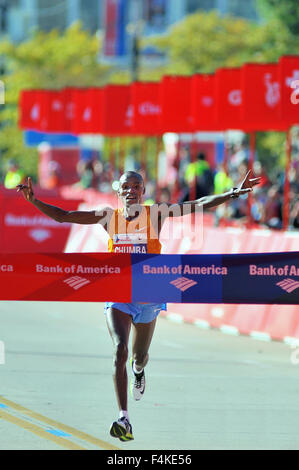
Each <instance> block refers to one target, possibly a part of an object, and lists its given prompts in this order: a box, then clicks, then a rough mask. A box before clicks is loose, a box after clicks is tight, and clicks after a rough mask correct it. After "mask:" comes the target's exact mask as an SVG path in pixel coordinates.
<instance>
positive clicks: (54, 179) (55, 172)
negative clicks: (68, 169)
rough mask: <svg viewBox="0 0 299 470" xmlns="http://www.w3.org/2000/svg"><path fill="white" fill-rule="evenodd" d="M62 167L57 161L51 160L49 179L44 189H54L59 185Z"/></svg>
mask: <svg viewBox="0 0 299 470" xmlns="http://www.w3.org/2000/svg"><path fill="white" fill-rule="evenodd" d="M59 177H60V165H59V163H58V162H56V161H55V160H51V161H50V162H49V165H48V177H47V180H46V181H45V184H44V187H45V188H46V189H54V188H57V186H58V185H59Z"/></svg>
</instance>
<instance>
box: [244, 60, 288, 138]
mask: <svg viewBox="0 0 299 470" xmlns="http://www.w3.org/2000/svg"><path fill="white" fill-rule="evenodd" d="M241 84H242V96H243V105H242V110H241V114H242V120H243V128H245V129H247V130H252V131H263V130H281V131H283V130H285V129H286V127H287V126H286V123H284V122H282V120H281V119H280V106H281V93H280V83H279V78H278V65H276V64H245V65H243V67H242V69H241Z"/></svg>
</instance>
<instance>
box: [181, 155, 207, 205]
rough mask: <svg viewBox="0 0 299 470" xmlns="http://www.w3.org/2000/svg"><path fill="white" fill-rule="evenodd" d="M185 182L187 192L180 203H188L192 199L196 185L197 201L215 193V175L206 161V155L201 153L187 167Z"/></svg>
mask: <svg viewBox="0 0 299 470" xmlns="http://www.w3.org/2000/svg"><path fill="white" fill-rule="evenodd" d="M185 182H186V184H187V190H186V191H185V193H184V194H183V196H182V197H181V200H180V202H186V201H188V200H189V199H190V189H191V187H192V185H193V184H194V183H195V186H196V194H195V198H196V199H199V198H201V197H204V196H208V195H209V194H212V193H213V190H214V175H213V171H212V169H211V167H210V165H209V163H208V162H207V161H206V156H205V154H204V153H202V152H200V153H199V154H198V155H197V160H196V161H195V162H191V163H189V165H188V166H187V168H186V172H185Z"/></svg>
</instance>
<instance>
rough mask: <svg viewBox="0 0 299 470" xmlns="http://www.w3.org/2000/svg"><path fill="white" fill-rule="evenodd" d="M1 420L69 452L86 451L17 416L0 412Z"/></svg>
mask: <svg viewBox="0 0 299 470" xmlns="http://www.w3.org/2000/svg"><path fill="white" fill-rule="evenodd" d="M0 419H4V420H5V421H9V422H10V423H13V424H16V425H17V426H19V427H20V428H23V429H26V430H27V431H30V432H32V433H33V434H36V435H37V436H39V437H43V438H44V439H48V440H50V441H53V442H55V443H56V444H58V445H60V446H63V447H66V448H67V449H69V450H86V449H84V447H80V446H78V445H77V444H74V443H73V442H71V441H69V440H67V439H65V438H62V437H58V436H54V435H52V434H49V433H48V432H47V431H45V430H44V429H43V428H40V427H39V426H36V425H35V424H32V423H29V422H28V421H24V420H23V419H20V418H17V417H16V416H12V415H10V414H9V413H7V412H6V411H0Z"/></svg>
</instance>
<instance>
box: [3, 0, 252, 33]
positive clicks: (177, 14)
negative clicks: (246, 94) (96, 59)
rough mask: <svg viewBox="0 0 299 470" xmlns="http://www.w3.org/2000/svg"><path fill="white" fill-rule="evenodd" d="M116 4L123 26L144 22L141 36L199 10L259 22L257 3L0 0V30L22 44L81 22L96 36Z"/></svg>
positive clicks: (232, 0) (249, 0) (218, 0)
mask: <svg viewBox="0 0 299 470" xmlns="http://www.w3.org/2000/svg"><path fill="white" fill-rule="evenodd" d="M115 5H118V6H119V8H122V9H123V12H124V13H123V19H124V21H125V23H126V24H125V26H126V27H127V25H128V24H130V23H132V22H134V21H136V14H137V15H138V16H139V19H142V20H143V31H142V33H143V34H144V35H151V34H159V33H163V32H165V31H166V30H167V28H168V27H169V26H171V25H172V24H174V23H176V22H177V21H180V20H181V19H182V18H184V16H185V15H188V14H190V13H194V12H195V11H197V10H199V9H202V10H205V11H209V10H212V9H216V10H218V11H219V13H220V14H221V15H225V14H232V15H235V16H241V17H244V18H248V19H251V20H257V19H258V14H257V8H256V0H246V1H244V0H0V31H1V35H3V34H7V35H8V36H9V37H10V38H11V39H12V40H13V41H15V42H21V41H23V40H25V39H26V38H28V37H29V36H30V35H31V34H32V31H34V30H37V29H41V30H43V31H50V30H52V29H53V28H58V29H59V30H61V31H63V30H64V29H66V28H67V27H69V26H70V25H71V24H72V23H73V22H74V21H77V20H80V21H81V22H82V24H83V27H84V28H85V29H87V30H89V31H90V32H92V33H95V32H96V31H98V30H105V27H106V25H105V21H106V19H107V15H106V10H107V8H113V6H115ZM110 26H111V25H110ZM118 27H120V25H118ZM126 29H127V28H126Z"/></svg>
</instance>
